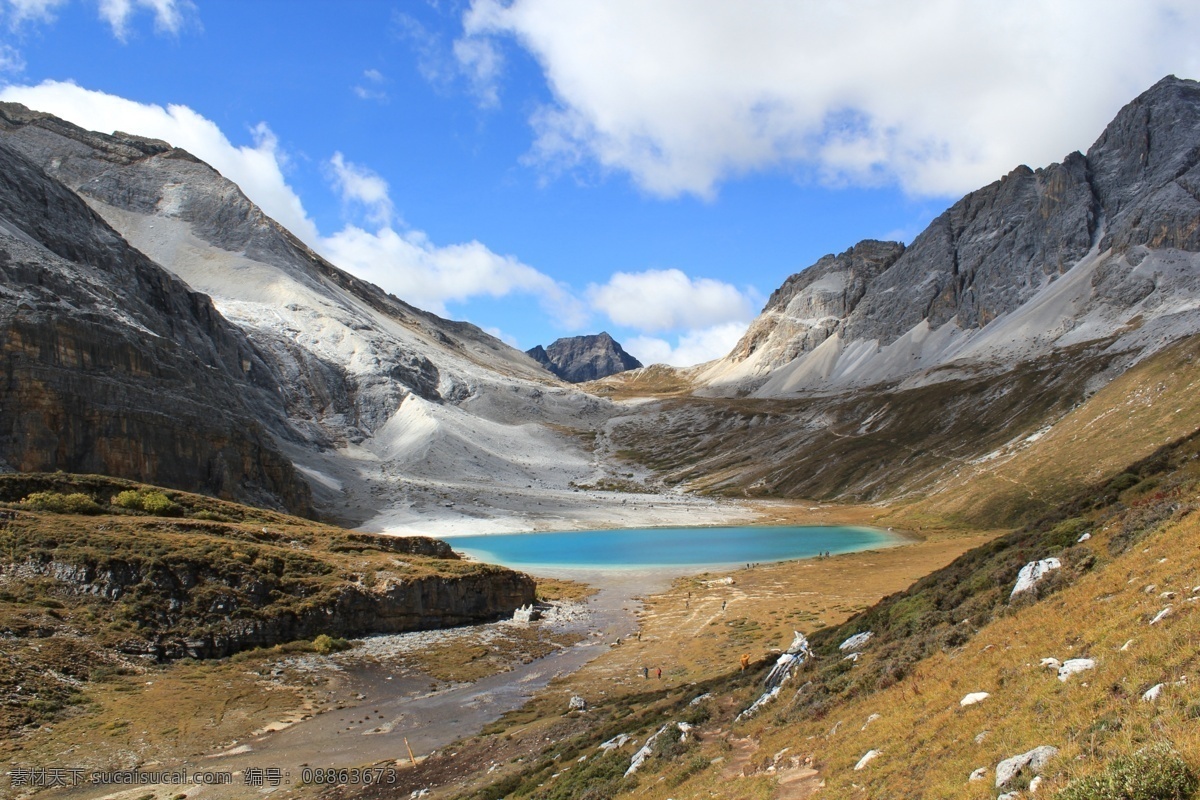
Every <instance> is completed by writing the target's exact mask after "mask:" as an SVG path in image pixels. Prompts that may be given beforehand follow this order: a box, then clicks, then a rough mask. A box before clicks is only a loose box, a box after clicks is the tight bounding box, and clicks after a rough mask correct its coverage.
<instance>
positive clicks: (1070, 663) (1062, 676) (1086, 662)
mask: <svg viewBox="0 0 1200 800" xmlns="http://www.w3.org/2000/svg"><path fill="white" fill-rule="evenodd" d="M1095 668H1096V662H1095V660H1093V659H1090V658H1068V659H1067V660H1066V661H1064V662H1063V665H1062V666H1061V667H1059V668H1058V679H1059V680H1060V681H1065V680H1067V679H1068V678H1070V677H1071V676H1072V675H1074V674H1075V673H1077V672H1084V671H1085V670H1089V669H1095Z"/></svg>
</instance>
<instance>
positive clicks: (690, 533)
mask: <svg viewBox="0 0 1200 800" xmlns="http://www.w3.org/2000/svg"><path fill="white" fill-rule="evenodd" d="M441 538H443V539H445V540H446V541H447V542H449V543H450V545H451V546H452V547H453V548H454V549H455V550H461V551H462V552H464V553H467V554H468V555H470V556H472V557H474V558H477V559H479V560H480V561H487V562H490V563H492V564H502V565H504V566H506V567H516V568H519V569H521V568H523V569H531V568H534V567H549V568H556V569H638V568H641V569H645V568H653V567H690V566H694V567H704V566H713V567H717V566H735V565H739V564H741V565H745V564H747V563H755V562H757V563H763V562H768V561H785V560H787V559H792V558H810V557H812V556H817V555H820V554H821V553H824V552H827V551H828V552H830V553H849V552H852V551H855V550H868V549H871V548H873V547H881V546H886V545H890V544H893V543H894V542H895V541H896V539H895V537H893V536H890V535H889V534H887V533H884V532H883V531H877V530H872V529H870V528H851V527H842V526H818V525H811V526H789V527H782V526H781V527H764V526H744V527H729V528H618V529H615V530H602V531H559V532H552V533H551V532H545V533H498V534H491V535H487V536H443V537H441Z"/></svg>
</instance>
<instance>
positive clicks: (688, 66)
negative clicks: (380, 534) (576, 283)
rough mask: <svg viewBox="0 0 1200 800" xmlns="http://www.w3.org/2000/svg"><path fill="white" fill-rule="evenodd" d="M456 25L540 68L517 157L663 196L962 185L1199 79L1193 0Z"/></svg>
mask: <svg viewBox="0 0 1200 800" xmlns="http://www.w3.org/2000/svg"><path fill="white" fill-rule="evenodd" d="M463 31H464V33H463V37H462V39H460V42H462V46H461V47H462V49H463V50H464V52H467V51H469V47H468V44H469V43H470V48H478V45H477V44H474V43H479V42H487V41H488V40H496V39H500V38H508V39H511V40H513V41H515V42H517V43H518V44H519V45H520V46H522V47H524V48H525V49H526V50H528V51H529V52H530V53H531V54H532V55H533V56H534V57H535V58H536V59H537V60H538V62H539V63H540V65H541V67H542V69H543V71H544V73H545V78H546V82H547V85H548V87H549V89H550V91H551V93H552V96H553V102H552V103H551V104H550V105H547V106H545V107H543V108H541V109H539V110H537V111H536V112H535V113H534V114H533V115H532V117H531V120H530V121H531V124H532V126H533V130H534V134H535V141H534V143H533V146H532V148H531V152H530V155H531V158H533V159H535V160H536V161H537V162H538V163H540V164H542V165H544V166H546V167H549V168H551V169H553V168H563V167H565V168H571V167H573V166H576V165H580V164H586V165H599V166H600V167H601V168H603V169H605V170H611V171H622V172H625V173H628V174H629V175H630V176H631V177H632V179H633V180H634V181H635V182H636V183H637V184H638V185H639V186H641V187H642V188H644V189H645V190H646V191H648V192H650V193H652V194H656V195H661V196H667V197H670V196H676V195H680V194H685V193H690V194H694V195H698V196H702V197H711V196H712V195H713V194H714V193H715V191H716V187H717V185H718V184H719V183H720V182H721V181H723V180H727V179H729V178H731V177H736V176H738V175H742V174H745V173H749V172H755V171H764V170H772V169H784V170H788V171H790V172H793V173H795V174H797V175H798V176H799V177H800V178H801V179H804V180H818V181H821V182H823V183H826V184H832V185H838V184H855V185H876V184H882V183H894V184H898V185H900V186H901V187H903V188H904V189H905V190H906V191H908V192H910V193H913V194H918V195H957V194H961V193H962V192H965V191H968V190H970V189H973V188H976V187H977V186H979V185H982V184H984V183H987V182H990V181H992V180H994V179H995V178H996V177H997V176H999V175H1003V174H1005V173H1007V172H1008V171H1009V170H1011V169H1012V168H1013V167H1014V166H1016V165H1017V164H1020V163H1028V164H1031V165H1035V166H1036V165H1041V164H1045V163H1048V162H1050V161H1054V160H1058V159H1060V158H1062V157H1063V156H1064V155H1065V154H1066V153H1068V152H1070V151H1072V150H1075V149H1079V148H1086V147H1087V146H1088V145H1089V144H1090V143H1091V140H1092V139H1093V138H1094V137H1095V136H1096V135H1097V134H1098V133H1099V131H1100V129H1101V127H1102V126H1103V125H1104V124H1105V123H1106V122H1107V121H1108V120H1109V119H1110V118H1111V117H1112V115H1113V114H1114V113H1115V112H1116V110H1117V108H1119V107H1120V105H1121V104H1122V103H1124V102H1126V101H1127V100H1129V98H1131V97H1132V96H1134V95H1135V94H1136V93H1137V92H1139V91H1141V90H1142V89H1145V88H1146V87H1148V86H1149V85H1150V84H1152V83H1153V82H1154V81H1155V80H1157V79H1158V78H1160V77H1162V76H1163V75H1164V74H1166V73H1168V72H1175V73H1176V74H1180V75H1184V76H1196V75H1197V74H1200V51H1197V49H1196V48H1195V46H1194V43H1195V41H1196V40H1197V38H1198V37H1200V5H1197V4H1196V3H1195V2H1193V0H1104V2H1096V0H1058V1H1057V2H1054V3H1046V2H1044V1H1043V0H1009V1H1008V2H1004V3H991V4H981V3H977V2H973V0H928V1H927V2H922V3H896V2H894V1H893V0H852V1H850V2H844V3H837V4H832V5H831V4H827V3H817V2H796V1H795V0H746V2H740V3H729V2H726V0H652V1H651V2H647V0H580V2H573V3H562V2H559V1H558V0H472V4H471V6H470V8H469V9H468V10H467V11H465V12H464V15H463ZM1114 53H1123V54H1133V55H1130V57H1114ZM488 75H490V76H491V77H490V78H489V77H488ZM478 77H479V79H480V80H491V81H492V82H493V84H494V82H495V81H496V80H498V79H499V70H498V69H496V70H492V71H491V72H490V73H489V72H488V71H486V70H484V71H481V72H479V73H478Z"/></svg>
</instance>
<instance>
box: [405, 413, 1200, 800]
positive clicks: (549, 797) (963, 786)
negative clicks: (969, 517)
mask: <svg viewBox="0 0 1200 800" xmlns="http://www.w3.org/2000/svg"><path fill="white" fill-rule="evenodd" d="M1197 508H1200V434H1198V435H1191V436H1188V437H1185V438H1183V439H1181V440H1180V441H1177V442H1175V443H1173V444H1171V445H1168V446H1166V447H1163V448H1160V449H1159V450H1158V451H1157V452H1155V453H1152V454H1151V455H1150V456H1149V457H1147V458H1145V459H1143V460H1142V461H1140V462H1138V463H1135V464H1133V465H1132V466H1130V467H1128V468H1127V469H1126V470H1124V471H1122V472H1120V473H1119V474H1117V475H1116V476H1115V477H1114V478H1112V479H1110V480H1106V481H1103V482H1100V483H1097V484H1096V485H1094V486H1092V487H1091V488H1089V489H1088V490H1086V491H1084V492H1081V493H1079V494H1077V495H1076V496H1075V497H1074V498H1073V499H1072V500H1070V501H1069V502H1066V503H1063V504H1061V505H1060V506H1059V507H1057V508H1056V509H1055V510H1054V512H1053V513H1051V514H1048V515H1046V516H1044V517H1042V518H1041V519H1039V520H1038V521H1037V522H1035V523H1031V524H1029V525H1027V526H1025V527H1024V528H1022V529H1021V530H1018V531H1014V532H1012V533H1010V534H1007V535H1004V536H1001V537H999V538H997V539H995V540H994V541H992V542H990V543H988V544H985V545H983V546H981V547H978V548H976V549H974V550H972V551H970V552H968V553H967V554H965V555H964V556H962V557H961V558H959V559H957V560H955V561H954V562H953V563H951V564H950V565H949V566H947V567H946V568H944V569H941V570H938V571H936V572H934V573H933V574H931V575H929V576H928V577H926V578H924V579H922V580H920V581H918V582H917V583H916V584H914V585H913V586H912V587H910V588H909V589H907V590H906V591H903V592H899V593H897V594H895V595H892V596H890V597H888V598H886V599H884V600H883V601H881V602H879V603H878V604H876V605H874V606H872V607H871V608H869V609H866V610H864V611H863V612H861V613H859V614H856V615H854V616H852V617H850V618H849V619H848V620H846V621H845V622H843V623H841V624H837V625H831V626H827V627H824V628H819V629H816V630H811V629H810V630H808V631H807V632H808V633H810V634H811V637H810V639H811V643H812V647H813V650H814V652H815V656H816V657H815V658H814V659H812V660H811V661H809V662H808V663H807V664H806V665H805V666H804V667H803V669H801V670H800V671H799V672H798V673H797V674H795V675H794V676H793V677H792V678H791V679H790V680H789V681H788V682H787V683H785V684H784V688H783V690H782V691H781V693H780V695H779V697H778V698H777V699H776V700H775V701H774V702H773V703H771V704H768V705H767V706H766V707H765V709H764V710H763V711H762V712H760V713H759V714H757V715H756V716H754V717H751V718H750V719H743V720H741V721H735V718H736V716H737V714H738V713H739V712H740V711H741V710H743V709H745V708H747V707H748V706H749V705H750V704H751V703H752V702H753V701H754V699H755V698H756V697H757V696H758V695H759V694H761V692H762V690H763V679H764V678H765V675H766V672H767V669H768V668H769V666H770V664H771V662H772V660H773V659H770V658H768V659H764V660H762V661H759V662H757V663H755V664H752V666H751V668H750V669H749V670H747V671H746V672H739V671H736V670H735V671H733V672H732V673H730V672H726V674H725V677H721V676H714V677H711V678H709V679H707V680H704V681H702V682H700V683H695V684H687V683H684V684H682V685H678V684H673V685H671V686H670V688H667V689H665V690H660V691H657V692H656V691H653V690H646V691H643V692H641V693H640V694H639V693H621V692H614V693H613V694H612V696H611V697H610V698H608V699H605V698H599V699H597V701H596V702H595V703H594V705H593V706H592V708H590V709H589V710H588V711H587V712H586V713H585V714H578V713H574V714H572V713H566V708H565V703H564V704H562V705H561V706H560V707H558V708H554V707H553V705H549V706H545V707H544V708H542V709H541V711H542V712H544V716H545V717H546V718H545V719H543V720H541V721H540V722H539V721H536V720H535V718H534V717H531V716H529V713H528V712H526V713H524V714H515V715H512V716H510V717H509V718H508V719H507V720H506V721H505V723H504V724H501V725H497V726H496V733H495V734H494V735H493V736H490V737H486V738H484V739H482V740H479V741H478V742H475V743H472V744H470V745H465V747H468V748H475V749H474V750H467V751H466V752H469V753H472V754H473V756H477V757H481V758H482V757H485V756H486V757H487V758H489V759H492V760H494V761H495V763H497V764H498V765H500V768H498V769H497V770H496V774H495V775H494V776H492V777H490V778H488V779H487V780H486V783H488V784H490V787H489V788H481V787H480V786H479V785H473V786H470V787H469V788H467V787H463V784H459V785H460V787H463V788H461V789H460V790H458V791H457V794H456V792H455V791H454V790H451V791H450V792H449V796H463V797H467V796H470V797H491V798H499V797H509V798H516V797H529V798H537V800H569V799H570V798H588V799H589V800H602V799H603V798H613V797H638V798H652V799H657V800H665V799H666V798H676V799H677V800H681V799H682V798H688V797H695V798H708V797H713V796H717V797H738V798H799V797H807V796H809V795H810V794H813V793H814V792H815V793H816V796H817V797H836V798H847V797H871V798H896V797H923V798H963V797H969V798H971V797H973V798H990V797H996V796H997V794H999V791H998V790H997V789H996V788H995V786H994V781H995V774H996V767H997V765H998V764H999V762H1000V761H1001V760H1003V759H1006V758H1009V757H1011V756H1014V755H1017V754H1020V753H1024V752H1027V751H1029V750H1031V749H1033V748H1035V747H1038V746H1042V745H1049V746H1052V747H1055V748H1058V751H1059V752H1058V754H1057V755H1056V756H1055V757H1054V758H1051V759H1050V760H1049V761H1048V762H1047V763H1046V765H1045V766H1044V767H1043V768H1042V774H1043V781H1044V784H1043V786H1042V788H1040V789H1039V791H1038V796H1043V797H1058V798H1061V800H1079V798H1084V797H1087V798H1092V800H1097V799H1100V800H1103V799H1104V798H1108V797H1113V798H1118V797H1127V798H1131V800H1134V799H1141V798H1155V797H1163V798H1167V797H1177V796H1178V797H1188V796H1191V794H1189V792H1190V791H1191V789H1189V788H1188V787H1191V786H1193V785H1194V777H1195V776H1196V775H1198V774H1200V681H1198V680H1197V677H1196V676H1197V669H1200V614H1197V613H1196V612H1197V606H1198V605H1200V549H1198V548H1197V546H1196V543H1197V542H1198V541H1200V516H1197V515H1196V514H1195V513H1194V512H1195V510H1196V509H1197ZM1085 534H1086V535H1087V536H1086V538H1085ZM1081 539H1083V541H1080V540H1081ZM1051 557H1053V558H1057V559H1059V560H1060V562H1061V563H1062V567H1061V568H1060V569H1058V570H1056V571H1053V572H1051V573H1049V577H1047V578H1045V579H1044V580H1043V581H1042V582H1040V583H1039V584H1038V585H1037V586H1036V588H1035V590H1034V591H1032V592H1030V593H1027V594H1023V595H1018V596H1017V597H1016V598H1011V599H1010V592H1011V590H1012V587H1013V584H1014V582H1015V580H1016V578H1017V573H1018V572H1019V570H1020V568H1021V567H1022V566H1023V565H1024V564H1026V563H1028V562H1030V561H1034V560H1038V559H1043V558H1051ZM1166 608H1170V611H1169V612H1167V614H1166V615H1165V616H1162V617H1159V615H1160V614H1161V613H1162V612H1163V610H1164V609H1166ZM779 610H780V611H781V612H783V613H785V614H786V613H787V611H788V610H789V605H788V601H787V600H786V599H783V600H781V601H780V607H779ZM1156 618H1158V620H1157V621H1156V622H1153V624H1152V621H1154V620H1155V619H1156ZM802 625H803V623H802V622H800V623H798V627H801V626H802ZM867 631H870V632H871V633H872V634H873V635H872V637H871V639H870V640H869V642H868V644H867V646H866V647H865V648H864V650H863V652H862V655H861V656H860V658H859V659H858V660H857V661H852V660H846V659H845V658H844V653H842V652H841V651H840V650H839V645H840V644H841V643H842V642H844V641H845V640H846V639H847V638H849V637H850V636H852V635H854V634H857V633H863V632H867ZM1044 658H1056V659H1058V660H1060V661H1066V660H1068V659H1073V658H1089V659H1093V660H1094V662H1095V663H1094V668H1093V669H1090V670H1086V671H1083V672H1080V673H1078V674H1075V675H1074V676H1071V677H1069V679H1067V680H1065V681H1060V680H1058V678H1057V675H1056V673H1055V671H1054V670H1052V669H1049V668H1047V667H1045V666H1042V663H1041V662H1042V659H1044ZM1160 684H1161V686H1160V688H1159V689H1158V690H1157V692H1158V695H1157V698H1156V699H1154V700H1149V699H1143V697H1144V696H1145V695H1146V692H1148V691H1150V690H1151V689H1152V688H1153V687H1155V686H1159V685H1160ZM975 692H986V693H988V695H989V696H988V697H987V698H986V699H984V700H983V701H982V702H980V703H977V704H975V705H968V706H962V705H960V701H961V700H962V699H963V698H964V697H965V696H966V695H967V694H969V693H975ZM706 694H707V695H709V696H708V697H706V698H705V699H703V700H700V701H699V702H697V703H696V704H695V705H693V704H692V703H693V701H694V700H695V699H696V698H698V697H701V696H703V695H706ZM548 702H550V703H551V704H553V703H554V702H555V700H554V699H551V700H549V701H548ZM678 722H686V723H690V724H693V725H695V726H696V727H695V729H694V730H693V731H692V732H691V733H690V734H689V736H688V738H687V739H686V740H684V741H681V735H680V733H679V729H678V727H677V726H676V724H675V723H678ZM664 725H666V726H667V728H666V732H665V733H663V734H661V735H660V736H659V737H658V738H657V739H656V740H655V743H654V745H653V746H652V747H651V750H652V754H651V756H650V758H649V759H647V760H646V761H645V763H644V765H643V766H642V767H641V769H639V770H638V771H637V772H636V773H635V774H634V775H631V776H628V777H626V776H625V771H626V770H627V769H628V767H629V765H630V763H631V758H632V756H633V754H634V752H635V751H636V750H637V749H638V748H640V747H641V746H642V745H643V744H644V743H645V742H646V740H647V738H648V737H649V736H650V735H651V734H653V733H655V732H656V731H658V730H659V729H661V728H662V727H663V726H664ZM622 733H624V734H628V735H629V736H630V737H631V739H630V741H629V742H627V743H626V744H624V745H622V746H618V747H616V748H614V749H612V750H610V751H604V750H601V749H599V745H600V744H601V743H602V742H604V741H606V740H608V739H611V738H612V737H614V736H617V735H619V734H622ZM522 739H523V740H525V741H527V742H528V741H530V740H532V741H533V742H545V743H544V744H543V745H542V746H541V747H539V748H537V750H536V751H534V757H529V753H528V752H527V751H526V752H521V751H518V750H517V748H516V745H515V744H514V742H516V741H519V740H522ZM872 750H874V751H876V752H877V755H876V756H875V757H874V758H873V759H872V760H870V761H869V762H868V763H867V764H866V765H864V766H863V768H862V769H858V770H856V769H855V766H856V765H857V764H858V763H859V762H860V760H861V759H862V758H863V757H864V756H865V755H866V754H867V753H868V752H869V751H872ZM505 756H507V759H506V758H505ZM517 758H520V759H521V760H520V761H517V760H516V759H517ZM1139 760H1140V761H1139ZM979 769H983V770H984V778H983V779H982V780H976V781H969V780H968V779H969V777H970V775H971V774H972V773H973V772H975V771H976V770H979ZM1097 776H1104V777H1103V780H1101V779H1100V778H1099V777H1097ZM1114 776H1115V777H1114ZM1122 776H1123V778H1124V779H1128V782H1129V783H1130V785H1131V786H1132V787H1133V788H1132V789H1130V790H1129V792H1127V793H1126V794H1104V793H1103V791H1104V790H1102V789H1098V788H1097V786H1096V785H1095V783H1103V782H1104V781H1108V782H1109V783H1112V782H1113V781H1115V780H1117V779H1118V778H1122ZM1189 776H1191V777H1189ZM429 777H430V776H429V775H425V776H423V779H428V778H429ZM1032 777H1034V776H1033V774H1032V773H1031V772H1029V771H1028V770H1027V771H1026V772H1025V773H1024V774H1023V775H1022V776H1021V777H1018V778H1017V779H1016V780H1015V781H1014V782H1013V784H1012V785H1011V786H1010V788H1012V789H1022V788H1023V787H1027V786H1028V784H1029V781H1030V779H1031V778H1032ZM476 779H478V776H476ZM1176 779H1178V780H1176ZM1088 780H1093V781H1094V784H1091V785H1088V784H1085V783H1084V782H1085V781H1088ZM1155 781H1159V782H1160V783H1161V782H1162V781H1175V782H1174V783H1173V784H1172V786H1173V787H1174V788H1173V789H1171V791H1172V792H1173V793H1169V794H1163V793H1161V792H1160V793H1155V792H1154V791H1152V789H1153V786H1152V784H1154V782H1155ZM416 785H417V784H416V783H414V786H416ZM1138 786H1140V787H1141V789H1138V788H1137V787H1138ZM1181 787H1182V788H1181ZM1159 789H1162V787H1161V786H1159ZM1163 791H1165V790H1163ZM1139 792H1140V793H1139Z"/></svg>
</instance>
